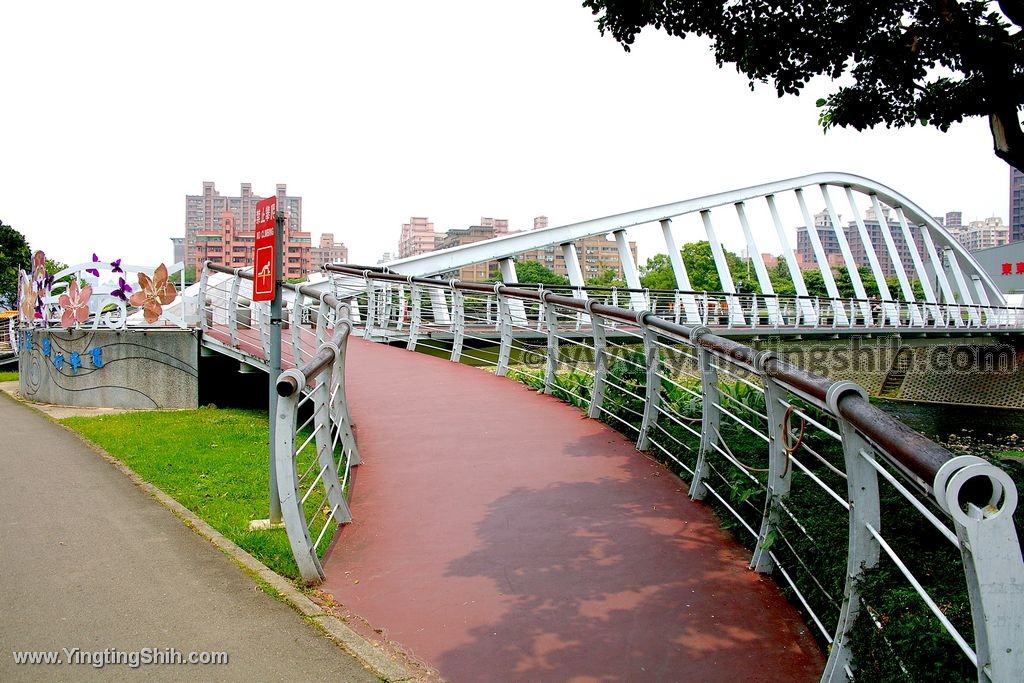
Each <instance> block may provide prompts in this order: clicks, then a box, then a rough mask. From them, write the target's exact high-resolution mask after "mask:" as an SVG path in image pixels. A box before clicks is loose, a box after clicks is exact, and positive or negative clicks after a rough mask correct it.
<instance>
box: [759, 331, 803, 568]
mask: <svg viewBox="0 0 1024 683" xmlns="http://www.w3.org/2000/svg"><path fill="white" fill-rule="evenodd" d="M774 356H775V352H773V351H760V352H758V354H757V356H755V357H754V367H755V368H757V372H758V374H759V375H760V377H761V385H762V387H763V388H764V407H765V414H766V415H767V416H768V472H767V475H768V481H767V485H766V489H767V490H766V492H765V501H764V512H763V513H762V515H761V530H760V531H759V532H758V534H757V543H756V544H755V546H754V555H753V557H752V558H751V560H750V568H751V569H753V570H755V571H757V572H761V573H769V572H771V571H772V569H773V568H774V567H775V562H774V560H773V559H772V556H771V545H772V542H773V541H774V537H775V535H776V534H777V533H778V524H779V509H780V506H781V505H782V502H783V501H784V500H785V499H786V497H787V496H788V495H789V489H790V485H791V483H792V479H793V477H792V468H791V467H790V466H789V456H790V454H791V452H792V451H791V450H790V448H791V447H790V445H789V439H790V438H791V435H790V430H789V419H788V418H789V416H790V415H792V414H793V413H792V411H791V410H782V397H783V392H782V389H781V388H780V387H779V385H778V383H777V382H776V381H775V380H774V379H772V377H771V375H770V374H769V373H768V370H767V367H766V363H767V362H768V361H769V360H771V359H772V358H774ZM801 437H802V435H801ZM793 448H794V450H795V447H793Z"/></svg>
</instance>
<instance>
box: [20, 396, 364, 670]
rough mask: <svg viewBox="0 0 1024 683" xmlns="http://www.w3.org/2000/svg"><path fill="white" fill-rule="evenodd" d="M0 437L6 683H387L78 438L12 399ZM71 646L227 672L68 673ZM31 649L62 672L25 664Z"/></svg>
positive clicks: (75, 667)
mask: <svg viewBox="0 0 1024 683" xmlns="http://www.w3.org/2000/svg"><path fill="white" fill-rule="evenodd" d="M0 438H2V441H0V472H2V473H0V513H2V516H0V681H4V682H5V683H6V682H8V681H51V680H53V681H56V680H74V681H78V680H93V679H96V680H121V679H126V678H132V679H134V680H140V679H142V678H143V677H144V678H145V679H148V680H165V681H178V680H188V681H202V680H210V681H213V680H216V681H286V680H287V681H316V680H332V681H345V682H348V681H353V682H360V681H378V680H379V679H378V678H377V677H376V676H374V675H373V674H371V673H370V672H369V671H367V670H366V669H365V668H363V667H362V666H361V665H360V663H359V662H357V661H356V660H355V659H353V658H352V657H350V656H349V655H348V654H346V653H345V652H344V651H343V650H342V649H341V648H340V647H338V646H337V645H336V644H335V643H334V642H332V641H331V640H329V639H328V638H327V637H326V636H324V635H323V634H322V633H321V632H320V631H319V630H317V629H316V628H314V627H313V626H311V625H310V624H308V623H306V622H305V621H304V620H303V618H302V616H301V615H300V614H299V613H298V612H296V611H295V610H293V609H292V608H291V607H289V606H288V605H286V604H284V603H283V602H281V601H280V600H277V599H275V598H274V597H271V596H270V595H267V594H266V593H264V592H263V591H262V590H260V589H259V588H258V587H257V585H256V584H255V583H254V581H253V579H252V578H250V577H249V576H248V575H246V574H245V573H244V572H243V571H242V569H241V568H240V567H239V566H238V565H237V564H235V563H234V562H233V561H232V560H231V559H230V558H229V557H228V556H227V555H226V554H225V553H224V552H221V551H220V550H218V549H217V548H215V547H214V546H213V545H211V544H210V542H208V541H207V540H205V539H203V538H201V537H199V536H198V535H196V533H195V532H193V531H192V530H190V529H189V528H188V527H186V526H185V525H184V524H183V523H182V521H181V520H180V519H178V518H177V517H176V516H175V515H174V514H172V513H171V511H170V510H168V509H167V508H166V507H164V506H163V505H160V504H159V503H158V502H156V501H155V500H154V499H153V498H152V497H151V496H150V495H148V494H147V493H146V492H144V491H143V490H141V489H140V488H138V487H137V486H135V485H134V484H133V483H132V482H131V481H129V479H128V478H127V477H126V476H125V475H124V474H123V473H122V472H120V471H118V470H117V469H115V468H114V467H113V466H112V465H111V464H110V463H108V462H107V461H106V460H105V459H104V458H103V457H101V456H100V455H99V454H97V453H96V452H95V451H93V450H92V449H91V448H89V447H88V446H86V445H85V444H84V443H83V442H82V441H80V440H79V439H78V438H77V437H76V436H75V435H74V434H73V433H71V432H70V431H68V430H65V429H63V428H62V427H60V426H59V425H56V424H54V423H52V422H50V421H49V420H48V419H46V418H45V417H44V416H42V415H40V414H39V413H38V412H36V411H35V410H33V409H31V408H28V407H26V406H23V405H20V404H19V403H17V402H16V401H15V400H13V399H11V398H10V397H9V396H7V395H6V394H3V393H0ZM182 457H187V454H182ZM63 648H68V649H69V650H71V649H72V648H79V649H80V650H82V651H89V652H96V651H102V650H105V649H108V648H110V649H116V650H119V651H123V652H133V651H139V650H142V649H143V648H154V649H156V650H158V651H160V652H161V653H166V652H167V651H168V649H170V648H174V649H176V650H178V651H180V652H182V653H186V655H187V653H191V652H197V653H201V652H227V653H228V655H229V662H228V664H226V665H206V666H203V665H180V666H172V665H164V666H158V665H150V666H143V667H141V668H140V669H131V668H129V667H127V666H118V665H109V666H105V667H103V668H102V669H97V668H93V667H91V666H89V665H87V664H80V665H69V664H67V663H66V661H67V657H65V656H64V655H65V653H64V652H62V649H63ZM20 650H32V651H48V650H53V651H58V652H60V653H61V656H62V657H63V659H64V661H65V663H63V664H51V665H42V664H37V665H25V664H22V665H17V664H15V661H14V654H13V653H14V652H15V651H20Z"/></svg>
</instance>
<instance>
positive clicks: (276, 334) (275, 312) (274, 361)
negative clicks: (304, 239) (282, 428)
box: [268, 211, 294, 524]
mask: <svg viewBox="0 0 1024 683" xmlns="http://www.w3.org/2000/svg"><path fill="white" fill-rule="evenodd" d="M283 233H284V213H282V212H281V211H277V215H276V217H275V230H274V299H273V300H272V301H271V302H270V382H268V384H269V385H270V411H269V413H268V414H269V416H270V449H269V450H270V465H269V470H268V474H269V476H270V523H271V524H280V523H281V499H280V497H279V496H278V491H277V468H276V466H275V465H274V444H275V443H277V441H276V436H277V434H276V432H277V430H276V429H275V428H274V425H275V424H276V423H277V378H278V377H279V376H280V375H281V308H282V306H281V290H282V289H283V287H282V285H283V284H284V277H282V276H283V274H284V273H283V270H284V269H283V264H284V256H283V255H282V253H281V252H282V251H283V249H282V247H283V246H284V236H283ZM292 322H293V323H294V321H292Z"/></svg>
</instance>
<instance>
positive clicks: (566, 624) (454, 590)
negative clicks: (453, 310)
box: [322, 339, 824, 682]
mask: <svg viewBox="0 0 1024 683" xmlns="http://www.w3.org/2000/svg"><path fill="white" fill-rule="evenodd" d="M348 353H349V360H348V367H347V384H346V386H347V392H348V397H349V399H350V401H351V411H352V415H353V420H354V422H355V424H356V433H357V437H358V440H359V448H360V451H361V453H362V455H363V458H364V464H362V465H360V466H359V468H358V474H357V475H356V480H355V484H354V487H353V492H352V508H353V514H354V516H355V522H353V523H352V524H351V525H349V526H346V527H345V528H344V531H343V532H342V533H341V534H340V535H339V536H338V537H337V539H336V542H335V545H334V547H333V548H332V549H331V551H330V553H329V556H328V558H327V561H326V563H325V570H326V573H327V580H326V581H325V583H324V584H323V586H322V588H323V589H324V590H325V591H326V592H328V593H330V594H332V595H333V596H334V597H335V599H336V600H337V601H338V602H340V603H342V604H343V605H344V606H345V607H346V608H348V609H349V610H351V611H352V612H354V613H356V614H358V615H359V616H361V617H363V618H364V619H366V620H367V621H368V622H369V623H370V625H371V626H373V627H375V628H378V629H382V630H383V632H384V633H385V634H386V636H387V637H388V638H390V639H391V640H393V641H396V642H398V643H399V644H401V645H402V646H403V647H404V648H406V649H407V650H408V651H409V652H410V653H412V654H413V655H415V656H417V657H419V658H421V659H422V660H424V661H425V662H427V663H428V664H430V665H432V666H433V667H436V668H437V669H438V670H440V672H441V673H442V675H444V676H445V677H446V678H448V679H450V680H452V681H456V682H462V681H472V682H477V681H531V682H532V681H573V682H583V681H659V682H660V681H804V680H806V681H813V680H818V678H819V676H820V673H821V670H822V668H823V666H824V658H823V656H822V653H821V651H820V650H819V648H818V646H817V645H816V644H815V643H814V641H813V640H812V638H811V637H810V635H809V632H808V629H807V627H806V626H805V625H804V624H803V622H802V621H801V620H800V618H799V616H798V615H797V614H796V612H795V611H794V610H793V609H792V608H791V607H790V606H789V605H788V604H787V603H786V601H785V600H784V599H783V598H782V597H781V596H780V595H779V591H778V589H777V588H776V587H775V585H774V584H773V583H772V582H771V581H770V580H767V579H763V578H762V577H760V576H759V575H757V574H756V573H753V572H750V571H748V570H747V569H746V566H747V562H748V557H749V556H748V554H747V552H746V551H745V550H744V549H743V548H742V547H740V546H739V545H738V544H736V543H735V542H733V541H732V540H730V539H729V538H728V536H727V535H726V534H725V533H724V532H722V531H721V530H720V529H719V527H718V524H717V523H716V521H715V520H714V518H713V517H712V516H711V514H710V512H709V511H708V510H707V508H706V507H705V506H703V505H700V504H694V503H692V502H690V501H689V500H688V498H687V496H686V493H685V488H684V486H683V485H681V484H680V483H679V481H678V480H677V479H675V478H674V477H672V476H670V475H669V474H668V473H667V472H665V470H664V469H663V468H661V467H660V466H659V465H657V464H655V463H653V462H651V461H650V460H649V459H647V458H646V457H645V456H643V455H641V454H640V453H638V452H637V451H636V450H635V449H634V448H633V446H632V444H630V443H628V442H627V441H626V440H625V439H624V438H623V437H622V436H620V435H619V434H618V433H616V432H614V431H613V430H612V429H611V428H609V427H608V426H606V425H604V424H602V423H601V422H599V421H596V420H589V419H585V418H584V417H581V414H580V412H579V411H578V410H577V409H576V408H573V407H571V406H568V405H566V404H563V403H562V402H560V401H558V400H556V399H554V398H551V397H549V396H544V395H540V394H537V393H536V392H534V391H531V390H529V389H527V388H526V387H524V386H522V385H520V384H518V383H515V382H512V381H509V380H507V379H503V378H499V377H494V376H493V375H490V374H488V373H485V372H484V371H481V370H479V369H475V368H471V367H468V366H464V365H457V364H453V363H449V362H448V361H446V360H442V359H438V358H433V357H430V356H427V355H424V354H415V353H409V352H407V351H405V350H402V349H396V348H390V347H387V346H384V345H380V344H372V343H368V342H364V341H362V340H357V339H353V340H351V341H350V342H349V345H348Z"/></svg>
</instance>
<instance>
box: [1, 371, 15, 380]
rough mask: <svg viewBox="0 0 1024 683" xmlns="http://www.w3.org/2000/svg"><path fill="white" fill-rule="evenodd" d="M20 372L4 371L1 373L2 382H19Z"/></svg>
mask: <svg viewBox="0 0 1024 683" xmlns="http://www.w3.org/2000/svg"><path fill="white" fill-rule="evenodd" d="M17 381H18V371H17V370H4V371H0V382H17Z"/></svg>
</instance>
